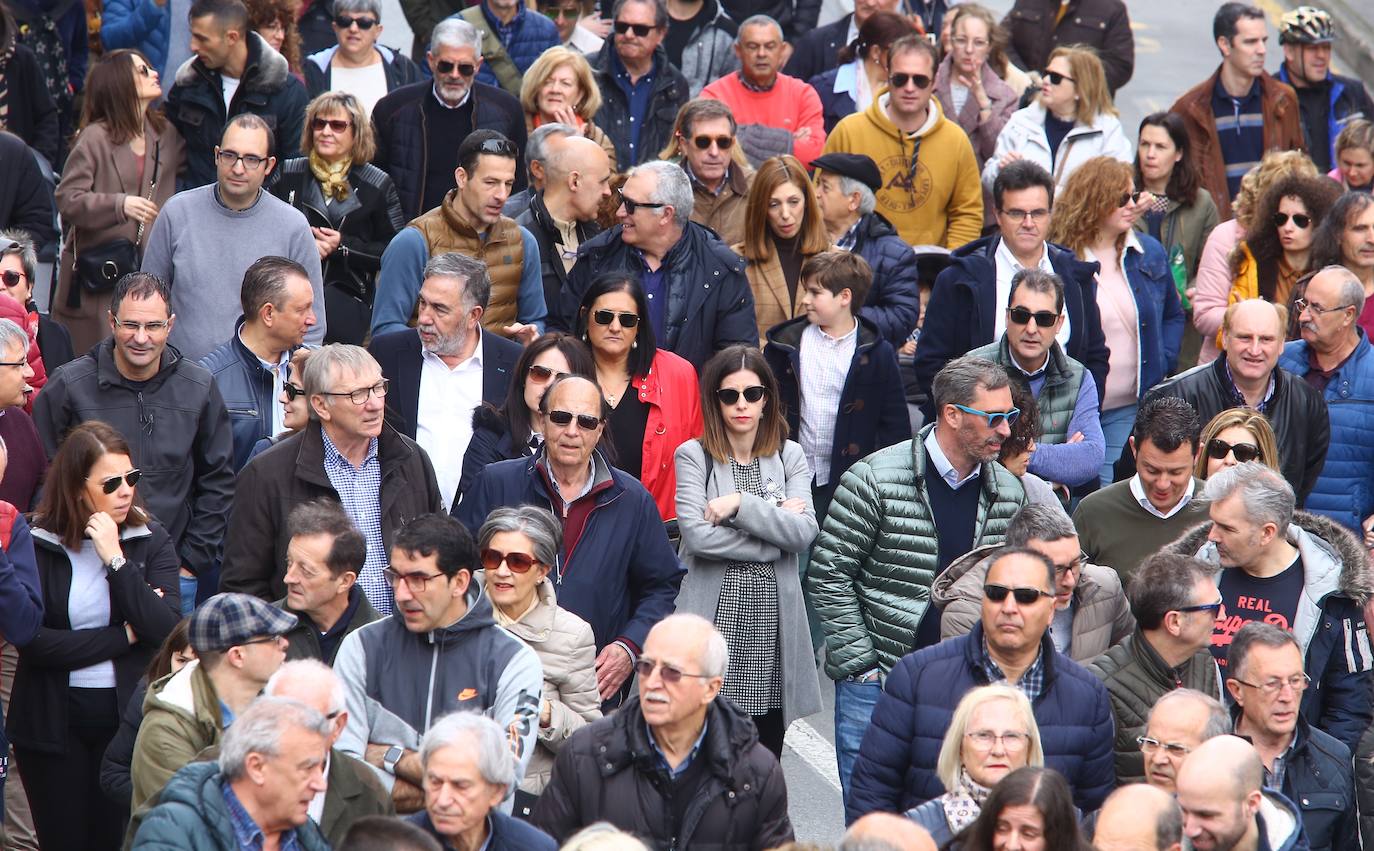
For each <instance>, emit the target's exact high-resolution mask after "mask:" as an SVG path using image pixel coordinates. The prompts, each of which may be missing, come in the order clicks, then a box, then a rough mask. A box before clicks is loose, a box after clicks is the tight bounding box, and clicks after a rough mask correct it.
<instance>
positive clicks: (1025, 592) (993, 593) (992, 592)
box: [983, 582, 1054, 606]
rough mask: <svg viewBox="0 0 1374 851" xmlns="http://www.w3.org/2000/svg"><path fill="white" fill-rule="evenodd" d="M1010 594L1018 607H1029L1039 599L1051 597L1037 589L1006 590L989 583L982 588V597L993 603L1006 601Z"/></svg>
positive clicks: (1001, 586)
mask: <svg viewBox="0 0 1374 851" xmlns="http://www.w3.org/2000/svg"><path fill="white" fill-rule="evenodd" d="M1008 594H1010V595H1011V596H1012V598H1013V599H1015V600H1016V604H1017V605H1018V606H1029V605H1031V604H1032V603H1034V602H1035V601H1036V600H1039V599H1040V598H1041V597H1053V596H1054V595H1053V594H1051V593H1050V592H1049V591H1042V590H1041V589H1039V588H1008V587H1007V586H1005V585H993V584H992V583H991V582H989V583H988V584H987V585H984V586H983V596H984V597H987V598H988V599H989V600H991V601H992V602H994V603H1000V602H1002V601H1003V600H1005V599H1007V595H1008Z"/></svg>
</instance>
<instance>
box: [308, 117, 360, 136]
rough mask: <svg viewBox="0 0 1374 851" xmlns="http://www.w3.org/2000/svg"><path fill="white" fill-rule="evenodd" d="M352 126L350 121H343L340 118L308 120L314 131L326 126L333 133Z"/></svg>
mask: <svg viewBox="0 0 1374 851" xmlns="http://www.w3.org/2000/svg"><path fill="white" fill-rule="evenodd" d="M352 126H353V122H352V121H344V120H343V119H341V118H316V119H314V120H312V121H311V122H310V127H311V129H313V130H315V131H316V132H319V131H320V130H323V129H324V128H326V127H328V128H329V129H330V130H333V131H334V132H335V133H342V132H343V131H345V130H347V129H348V128H350V127H352Z"/></svg>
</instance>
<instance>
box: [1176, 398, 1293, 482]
mask: <svg viewBox="0 0 1374 851" xmlns="http://www.w3.org/2000/svg"><path fill="white" fill-rule="evenodd" d="M1198 445H1199V446H1201V447H1202V451H1201V452H1199V453H1198V458H1197V468H1196V469H1195V470H1194V471H1193V474H1194V475H1195V476H1197V477H1198V478H1199V479H1207V478H1208V477H1209V476H1211V475H1212V474H1213V473H1216V472H1217V471H1219V470H1224V469H1226V468H1227V467H1234V466H1236V465H1237V464H1244V463H1245V462H1246V461H1259V462H1260V463H1261V464H1264V465H1265V466H1267V467H1269V468H1270V469H1271V470H1274V471H1275V472H1277V473H1279V474H1280V475H1282V474H1283V470H1281V469H1280V468H1279V447H1278V441H1277V440H1276V439H1275V437H1274V427H1273V426H1271V425H1270V424H1269V420H1267V419H1266V418H1265V416H1264V414H1261V413H1259V412H1258V411H1254V410H1251V409H1250V408H1229V409H1227V410H1225V411H1222V412H1221V413H1219V414H1217V415H1216V416H1215V417H1212V421H1211V422H1209V423H1207V425H1206V427H1205V428H1203V429H1202V440H1201V442H1200V443H1199V444H1198Z"/></svg>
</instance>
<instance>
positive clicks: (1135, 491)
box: [1130, 473, 1197, 520]
mask: <svg viewBox="0 0 1374 851" xmlns="http://www.w3.org/2000/svg"><path fill="white" fill-rule="evenodd" d="M1130 481H1131V496H1133V497H1135V501H1136V502H1138V503H1140V507H1141V508H1143V509H1145V510H1146V511H1148V512H1150V513H1151V514H1153V515H1154V516H1156V517H1158V518H1160V519H1161V520H1168V519H1169V518H1170V517H1173V516H1174V515H1175V514H1177V513H1179V512H1180V511H1182V510H1183V506H1185V505H1187V504H1188V503H1190V502H1192V501H1193V489H1194V488H1196V487H1197V480H1196V479H1191V480H1189V482H1188V490H1186V491H1184V492H1183V498H1182V499H1180V500H1179V501H1178V502H1177V503H1176V504H1175V505H1174V507H1173V508H1171V509H1169V510H1168V511H1160V510H1159V509H1158V508H1155V504H1154V503H1153V502H1150V498H1149V497H1148V496H1146V495H1145V486H1144V485H1143V484H1141V483H1140V474H1139V473H1137V474H1135V475H1134V476H1131V480H1130Z"/></svg>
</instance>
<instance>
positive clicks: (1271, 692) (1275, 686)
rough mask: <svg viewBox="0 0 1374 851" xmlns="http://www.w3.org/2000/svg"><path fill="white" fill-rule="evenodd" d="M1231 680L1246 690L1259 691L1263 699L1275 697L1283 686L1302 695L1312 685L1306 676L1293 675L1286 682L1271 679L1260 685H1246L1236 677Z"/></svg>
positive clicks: (1274, 678) (1310, 679)
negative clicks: (1246, 688)
mask: <svg viewBox="0 0 1374 851" xmlns="http://www.w3.org/2000/svg"><path fill="white" fill-rule="evenodd" d="M1231 679H1233V680H1235V681H1236V682H1238V683H1240V684H1241V685H1243V686H1246V687H1248V688H1253V689H1259V691H1260V693H1261V694H1263V695H1264V696H1265V697H1275V696H1277V695H1278V693H1279V692H1281V691H1283V687H1284V686H1288V687H1289V688H1291V689H1292V690H1293V693H1294V694H1302V693H1303V692H1305V691H1307V687H1308V686H1310V685H1312V678H1311V677H1309V676H1307V675H1306V674H1294V675H1293V676H1291V677H1289V678H1288V679H1286V680H1281V679H1279V678H1278V677H1273V678H1271V679H1267V680H1265V681H1264V682H1262V683H1247V682H1246V681H1245V680H1242V679H1237V678H1236V677H1231Z"/></svg>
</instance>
